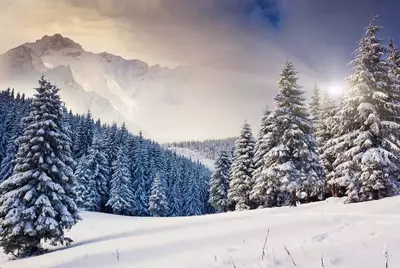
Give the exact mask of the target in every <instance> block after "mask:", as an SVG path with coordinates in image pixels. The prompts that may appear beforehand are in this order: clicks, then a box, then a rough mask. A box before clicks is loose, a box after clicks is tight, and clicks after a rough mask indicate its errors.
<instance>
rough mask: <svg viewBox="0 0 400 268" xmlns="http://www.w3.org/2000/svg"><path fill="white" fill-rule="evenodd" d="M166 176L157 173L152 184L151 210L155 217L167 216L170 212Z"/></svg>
mask: <svg viewBox="0 0 400 268" xmlns="http://www.w3.org/2000/svg"><path fill="white" fill-rule="evenodd" d="M166 183H167V182H166V177H165V175H162V174H160V173H157V175H156V177H155V179H154V181H153V185H152V186H151V195H150V199H149V211H150V215H151V216H153V217H166V216H168V213H169V207H168V200H167V185H166Z"/></svg>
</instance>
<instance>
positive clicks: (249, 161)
mask: <svg viewBox="0 0 400 268" xmlns="http://www.w3.org/2000/svg"><path fill="white" fill-rule="evenodd" d="M253 156H254V138H253V134H252V133H251V128H250V125H249V124H247V123H245V124H244V125H243V128H242V131H241V132H240V136H239V139H238V140H237V141H236V143H235V153H234V161H233V163H232V167H231V178H230V182H229V191H228V198H229V199H230V200H232V201H233V202H234V203H235V209H236V210H244V209H249V208H250V200H249V194H250V190H251V188H252V173H253V168H254V166H253Z"/></svg>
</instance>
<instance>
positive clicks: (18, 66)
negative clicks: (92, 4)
mask: <svg viewBox="0 0 400 268" xmlns="http://www.w3.org/2000/svg"><path fill="white" fill-rule="evenodd" d="M0 62H1V66H2V73H4V74H5V73H9V74H10V75H11V74H13V73H21V72H29V71H32V70H37V71H40V72H43V71H45V70H46V67H45V66H44V64H43V62H42V60H41V59H40V57H39V55H38V54H37V53H36V52H35V51H34V50H32V49H31V48H29V47H26V46H19V47H16V48H13V49H10V50H9V51H7V53H5V54H3V55H1V57H0Z"/></svg>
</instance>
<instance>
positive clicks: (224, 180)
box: [209, 151, 231, 212]
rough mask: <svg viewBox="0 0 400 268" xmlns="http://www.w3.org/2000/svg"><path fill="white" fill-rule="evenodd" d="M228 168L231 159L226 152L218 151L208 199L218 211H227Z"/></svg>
mask: <svg viewBox="0 0 400 268" xmlns="http://www.w3.org/2000/svg"><path fill="white" fill-rule="evenodd" d="M230 168H231V160H230V159H229V156H228V154H227V153H226V152H225V151H222V152H220V155H219V157H218V159H217V161H216V162H215V171H214V173H213V174H212V177H211V183H210V200H209V202H210V204H211V205H212V206H213V207H214V208H215V209H216V210H217V211H218V212H225V211H227V206H228V189H229V173H230Z"/></svg>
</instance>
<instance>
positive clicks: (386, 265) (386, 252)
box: [385, 245, 389, 268]
mask: <svg viewBox="0 0 400 268" xmlns="http://www.w3.org/2000/svg"><path fill="white" fill-rule="evenodd" d="M385 268H389V252H388V249H387V247H386V245H385Z"/></svg>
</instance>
